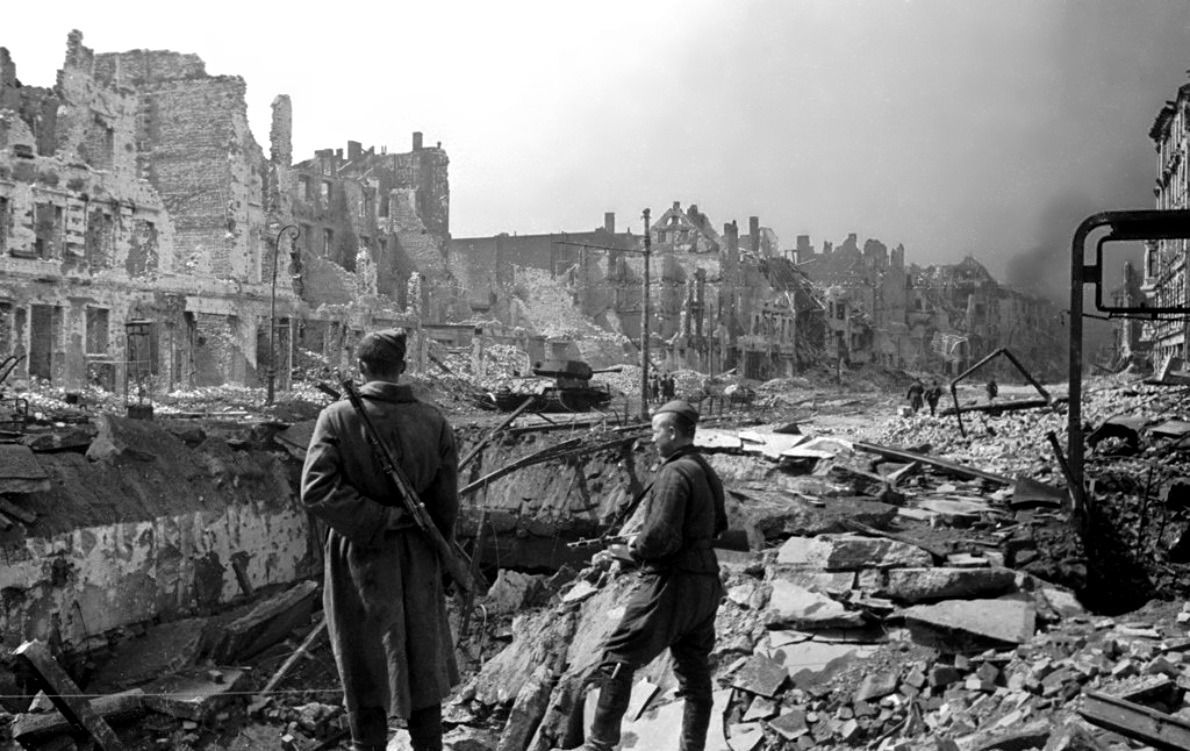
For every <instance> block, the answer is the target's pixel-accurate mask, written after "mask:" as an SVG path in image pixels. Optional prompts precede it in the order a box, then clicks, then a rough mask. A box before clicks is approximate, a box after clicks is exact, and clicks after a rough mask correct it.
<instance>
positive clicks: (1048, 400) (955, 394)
mask: <svg viewBox="0 0 1190 751" xmlns="http://www.w3.org/2000/svg"><path fill="white" fill-rule="evenodd" d="M999 355H1004V356H1005V357H1007V358H1008V360H1009V362H1011V363H1012V364H1013V365H1015V366H1016V369H1017V370H1019V371H1020V372H1021V375H1023V376H1024V377H1025V380H1026V381H1028V382H1029V384H1030V385H1032V386H1033V388H1035V389H1037V393H1039V394H1041V398H1042V399H1044V400H1045V404H1046V405H1050V404H1053V401H1054V400H1053V398H1052V397H1051V396H1050V394H1049V392H1048V391H1046V390H1045V387H1044V386H1042V385H1041V384H1040V383H1038V382H1037V379H1035V378H1034V377H1033V374H1032V373H1030V372H1029V371H1028V370H1026V369H1025V366H1024V365H1021V361H1020V360H1018V359H1016V355H1014V354H1012V352H1010V351H1009V349H1008V348H1007V347H1000V348H999V349H997V350H995V351H994V352H991V353H989V354H988V355H987V356H985V357H984V358H983V359H981V360H980V361H979V362H977V363H975V364H974V365H972V366H971V367H969V368H967V369H966V370H964V371H963V372H962V373H959V374H958V375H957V376H955V377H954V379H953V380H951V382H950V398H951V399H953V400H954V416H955V419H956V420H958V421H959V433H960V434H961V435H962V436H963V437H964V438H966V437H967V428H966V426H964V425H963V407H962V405H960V404H959V391H958V385H959V382H960V381H962V380H963V379H965V378H966V377H967V376H969V375H971V374H972V373H974V372H975V371H977V370H979V369H980V368H982V367H983V366H984V365H986V364H988V363H989V362H991V361H992V360H994V359H995V358H996V357H998V356H999ZM1030 406H1033V403H1032V402H1030ZM1018 408H1019V407H1018ZM1007 409H1011V405H1005V406H1002V407H1000V408H998V409H997V410H995V411H997V412H998V411H1000V410H1007ZM967 411H972V410H967ZM989 411H991V410H989Z"/></svg>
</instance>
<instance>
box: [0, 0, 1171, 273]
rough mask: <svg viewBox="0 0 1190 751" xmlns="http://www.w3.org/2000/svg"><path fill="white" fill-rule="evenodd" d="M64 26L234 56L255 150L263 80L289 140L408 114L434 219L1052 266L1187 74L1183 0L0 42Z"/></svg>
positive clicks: (252, 12) (406, 130)
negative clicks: (656, 231) (684, 227)
mask: <svg viewBox="0 0 1190 751" xmlns="http://www.w3.org/2000/svg"><path fill="white" fill-rule="evenodd" d="M8 6H11V7H8ZM167 9H168V10H167ZM72 28H77V29H80V30H81V31H82V32H83V34H84V44H86V45H87V46H89V47H92V48H94V49H95V50H96V51H97V52H111V51H124V50H129V49H138V48H147V49H172V50H177V51H182V52H192V53H197V54H198V55H199V56H201V57H202V58H203V59H204V60H205V61H206V64H207V71H208V73H211V74H232V75H240V76H243V77H244V78H245V79H246V81H247V84H248V107H249V117H250V119H251V123H252V128H253V132H254V134H255V136H256V138H257V140H258V141H259V142H260V143H261V145H262V146H263V147H264V148H265V150H266V153H267V150H268V130H269V128H268V126H269V112H270V110H269V104H270V102H271V101H272V99H273V97H274V96H275V95H277V94H278V93H287V94H289V95H290V96H291V97H292V98H293V110H294V153H295V159H299V160H300V159H304V158H306V157H308V156H310V155H311V154H312V152H313V150H314V149H316V148H324V147H338V148H343V147H345V146H346V142H347V140H348V139H351V140H357V141H361V142H362V143H364V145H365V146H381V145H385V146H388V147H389V149H390V150H400V151H405V150H408V148H409V144H410V134H411V133H412V131H414V130H420V131H423V132H424V133H425V140H426V142H427V143H428V144H433V143H435V142H438V141H441V142H442V145H443V147H444V148H445V149H446V150H447V153H448V154H449V156H450V160H451V166H450V179H451V199H452V212H451V230H452V233H453V234H454V235H455V236H456V237H466V236H474V235H490V234H494V233H497V232H502V231H507V232H519V233H536V232H548V231H555V230H582V229H590V228H593V227H595V226H597V225H599V224H601V222H602V218H603V212H604V211H615V212H616V214H617V218H618V222H619V226H620V227H621V228H623V227H625V226H626V225H629V224H631V225H632V227H633V228H634V229H635V230H636V231H638V232H639V230H640V226H641V224H640V219H639V217H640V213H641V209H643V208H645V207H650V208H652V209H653V211H654V214H657V213H659V212H660V211H662V210H664V209H665V208H666V207H668V206H669V205H671V204H672V202H673V201H675V200H676V201H681V202H682V204H683V205H684V206H685V205H687V204H689V203H697V204H698V205H699V207H700V208H701V209H702V210H703V211H705V212H706V213H707V214H708V215H709V216H710V218H711V220H712V221H713V222H714V223H715V225H716V226H718V227H721V226H722V224H723V223H724V222H727V221H731V220H733V219H735V220H738V221H739V222H740V224H741V226H743V227H746V226H747V222H748V217H749V216H751V215H758V216H759V217H760V218H761V223H762V224H764V225H766V226H770V227H772V228H773V229H774V230H776V232H777V233H778V235H779V236H780V238H781V243H782V246H784V247H792V246H793V245H794V243H795V242H796V236H797V235H798V234H809V235H811V237H812V241H813V242H814V244H815V245H816V246H821V243H822V241H823V240H831V241H834V242H836V243H837V242H839V241H841V240H842V239H843V238H844V237H845V236H846V234H847V233H848V232H855V233H857V234H858V235H859V237H860V241H861V243H862V242H863V240H864V239H866V238H868V237H875V238H878V239H880V240H882V241H884V242H885V243H886V244H888V245H889V246H890V247H892V246H895V245H896V244H898V243H903V244H904V245H905V247H906V250H907V256H908V260H910V261H915V262H918V263H922V264H926V263H953V262H957V261H958V260H961V259H962V257H963V256H964V255H967V254H972V255H975V256H976V257H978V258H980V260H982V261H984V263H986V264H987V266H988V267H989V268H990V269H991V270H992V272H993V273H995V274H996V275H997V276H999V277H1001V278H1004V277H1006V276H1007V277H1010V278H1011V279H1010V280H1011V281H1029V282H1036V281H1038V280H1043V281H1044V280H1049V282H1050V284H1051V286H1052V285H1053V284H1056V285H1058V286H1061V285H1062V283H1063V281H1062V280H1063V279H1065V278H1068V273H1069V272H1068V270H1067V269H1068V268H1069V250H1068V248H1069V242H1070V236H1071V234H1072V233H1073V230H1074V228H1075V226H1076V225H1077V223H1078V221H1079V220H1080V219H1081V218H1083V217H1084V216H1085V215H1087V214H1090V213H1093V212H1095V211H1098V210H1102V209H1108V208H1150V207H1151V206H1152V202H1153V198H1152V193H1151V188H1152V185H1153V179H1154V178H1155V176H1156V174H1155V173H1156V170H1155V156H1154V153H1153V150H1152V145H1151V143H1150V142H1149V140H1148V130H1149V126H1150V125H1151V124H1152V122H1153V119H1154V117H1155V115H1156V114H1157V112H1158V110H1159V109H1160V107H1161V105H1162V103H1163V102H1164V101H1165V100H1166V99H1170V98H1172V97H1173V96H1174V95H1175V93H1176V90H1177V87H1178V86H1180V85H1181V84H1182V83H1183V82H1186V81H1187V73H1186V70H1187V68H1190V3H1187V2H1186V1H1185V0H1168V1H1166V0H1128V1H1123V0H1080V1H1078V2H1074V1H1073V0H912V1H909V0H718V1H714V2H712V1H710V0H677V1H674V2H669V1H668V0H666V1H664V2H662V1H647V2H641V1H639V0H637V1H634V2H628V1H621V0H598V1H597V2H595V1H591V2H561V1H560V0H551V1H549V2H545V1H543V2H516V1H514V0H486V1H482V2H478V1H477V2H449V1H435V2H426V1H424V0H423V1H422V2H419V3H416V4H411V3H404V2H391V1H390V2H377V3H374V4H372V3H355V2H350V1H348V2H340V3H317V4H315V3H284V4H281V3H268V4H265V3H255V2H248V1H246V0H241V1H240V2H235V3H232V2H226V1H225V0H213V1H210V2H202V3H186V4H181V3H164V4H163V3H160V2H153V3H144V4H143V5H138V4H137V3H129V2H120V1H119V0H116V1H114V2H107V3H101V2H94V0H90V1H89V2H85V3H82V2H61V1H60V2H56V3H53V4H52V5H49V6H47V5H44V4H41V5H39V4H36V3H31V2H23V3H9V4H7V6H6V7H5V11H4V14H3V21H2V24H0V45H2V46H6V47H8V49H9V50H10V52H11V53H12V56H13V58H14V60H15V62H16V64H17V74H18V77H19V78H20V79H21V80H22V82H24V83H26V84H30V85H36V86H50V85H52V84H53V81H54V75H55V71H56V70H57V69H58V68H59V67H60V66H61V63H62V59H63V56H64V53H65V48H66V35H67V33H68V32H69V31H70V30H71V29H72Z"/></svg>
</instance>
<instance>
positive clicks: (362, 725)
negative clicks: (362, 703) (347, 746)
mask: <svg viewBox="0 0 1190 751" xmlns="http://www.w3.org/2000/svg"><path fill="white" fill-rule="evenodd" d="M347 723H348V725H350V727H351V748H352V751H377V749H379V751H383V749H384V747H385V745H386V744H387V743H388V712H386V711H384V709H383V708H381V707H360V708H359V709H357V710H356V711H354V712H348V713H347Z"/></svg>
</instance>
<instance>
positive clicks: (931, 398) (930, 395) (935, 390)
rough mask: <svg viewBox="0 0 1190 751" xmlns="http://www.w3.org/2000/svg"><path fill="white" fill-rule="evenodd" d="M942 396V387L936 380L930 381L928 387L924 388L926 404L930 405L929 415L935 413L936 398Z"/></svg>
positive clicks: (936, 408) (931, 415)
mask: <svg viewBox="0 0 1190 751" xmlns="http://www.w3.org/2000/svg"><path fill="white" fill-rule="evenodd" d="M941 398H942V387H941V386H939V385H938V381H937V380H933V381H931V382H930V387H929V388H928V389H926V404H928V405H930V417H933V416H934V415H935V414H937V411H938V400H939V399H941Z"/></svg>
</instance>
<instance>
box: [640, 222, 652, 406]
mask: <svg viewBox="0 0 1190 751" xmlns="http://www.w3.org/2000/svg"><path fill="white" fill-rule="evenodd" d="M644 220H645V273H644V289H643V291H642V292H641V302H640V419H642V420H648V419H649V251H650V250H651V249H652V247H653V238H652V232H651V231H650V228H649V210H648V209H645V211H644Z"/></svg>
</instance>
